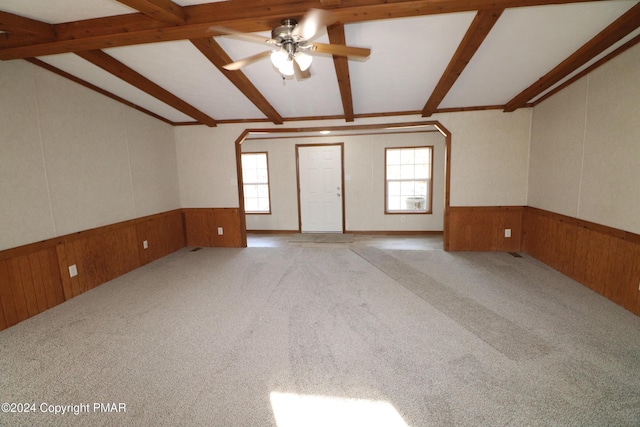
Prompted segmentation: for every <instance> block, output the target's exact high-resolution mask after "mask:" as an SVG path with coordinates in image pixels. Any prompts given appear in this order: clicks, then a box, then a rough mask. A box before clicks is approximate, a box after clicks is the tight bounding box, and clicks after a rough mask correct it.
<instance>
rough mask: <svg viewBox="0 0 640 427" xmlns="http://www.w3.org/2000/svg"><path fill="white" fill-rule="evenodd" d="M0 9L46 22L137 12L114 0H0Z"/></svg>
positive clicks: (53, 22) (56, 22) (54, 22)
mask: <svg viewBox="0 0 640 427" xmlns="http://www.w3.org/2000/svg"><path fill="white" fill-rule="evenodd" d="M0 10H1V11H3V12H9V13H13V14H14V15H20V16H24V17H25V18H31V19H36V20H38V21H42V22H46V23H48V24H59V23H62V22H72V21H80V20H83V19H92V18H100V17H104V16H114V15H124V14H127V13H134V12H137V10H135V9H132V8H130V7H128V6H125V5H124V4H122V3H120V2H118V1H116V0H82V1H78V0H19V1H11V0H0Z"/></svg>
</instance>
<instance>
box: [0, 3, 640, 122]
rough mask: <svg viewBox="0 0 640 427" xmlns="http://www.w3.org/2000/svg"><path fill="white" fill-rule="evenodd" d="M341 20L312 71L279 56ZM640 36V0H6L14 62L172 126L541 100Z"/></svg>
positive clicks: (0, 24)
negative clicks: (337, 52)
mask: <svg viewBox="0 0 640 427" xmlns="http://www.w3.org/2000/svg"><path fill="white" fill-rule="evenodd" d="M313 8H315V9H324V10H328V11H330V12H331V13H332V14H333V15H334V18H335V19H336V23H335V24H332V25H330V26H329V27H328V28H327V29H324V28H323V29H322V32H321V34H320V35H319V37H318V38H317V39H315V41H316V42H318V43H325V44H326V43H330V44H334V45H335V44H347V45H349V46H356V47H366V48H370V49H371V55H370V56H369V57H368V58H367V59H365V60H363V59H357V58H356V59H354V58H349V59H347V58H346V57H343V56H332V55H330V54H322V53H317V54H315V55H314V59H313V64H312V66H311V69H310V71H311V77H310V78H308V79H300V80H298V79H296V78H286V79H285V78H283V77H282V76H281V75H280V73H279V72H278V71H277V70H276V69H275V68H274V67H273V65H272V64H271V62H270V61H269V60H268V59H266V60H263V61H258V62H255V63H252V64H250V65H247V66H245V67H244V68H242V69H241V70H239V71H227V70H225V69H224V68H222V66H224V65H225V64H227V63H229V62H232V61H237V60H239V59H242V58H245V57H248V56H251V55H256V54H258V53H260V52H263V51H265V50H269V49H270V47H269V46H267V45H264V44H260V43H255V42H252V41H248V40H245V39H242V38H238V37H233V36H229V35H222V34H221V33H220V32H217V31H216V30H214V29H211V27H212V26H223V27H226V28H228V29H231V30H235V31H240V32H247V33H257V34H258V35H260V36H263V37H265V38H269V37H270V31H271V29H272V28H274V27H276V26H278V25H279V24H280V21H281V20H282V19H286V18H294V19H300V18H302V17H303V16H304V15H305V13H306V12H307V11H308V10H310V9H313ZM638 41H640V2H639V1H622V0H607V1H590V2H588V1H580V0H573V1H560V0H556V1H553V0H552V1H549V0H547V1H542V0H521V1H515V0H315V1H291V0H283V1H275V0H264V1H248V0H231V1H221V2H204V1H201V0H173V1H172V0H117V1H116V0H55V1H52V0H29V1H24V0H0V59H1V60H6V61H10V60H19V59H25V60H28V61H30V62H32V63H34V64H36V65H38V66H40V67H44V68H46V69H48V70H50V71H52V72H55V73H57V74H60V75H62V76H64V77H66V78H69V79H71V80H74V81H76V82H78V83H80V84H82V85H85V86H87V87H89V88H91V89H93V90H96V91H99V92H101V93H103V94H105V95H107V96H110V97H112V98H114V99H117V100H118V101H120V102H123V103H126V104H127V105H130V106H132V107H134V108H137V109H139V110H141V111H144V112H146V113H147V114H150V115H152V116H154V117H156V118H158V119H160V120H163V121H165V122H168V123H171V124H174V125H181V124H206V125H208V126H215V125H216V124H218V123H228V122H238V121H265V122H273V123H276V124H280V123H283V122H284V121H287V120H301V119H324V118H331V119H336V118H339V119H344V120H345V121H347V122H350V121H354V119H355V118H359V117H375V116H385V115H403V114H421V115H422V116H423V117H429V116H431V115H432V114H434V113H437V112H447V111H462V110H470V109H502V110H504V111H506V112H510V111H514V110H516V109H519V108H522V107H527V106H531V105H535V104H536V103H539V102H542V101H543V100H544V99H546V98H547V97H549V96H552V95H553V94H554V93H556V92H557V91H558V90H561V89H562V88H563V87H565V86H566V85H568V84H570V83H571V82H573V81H575V80H576V79H578V78H580V77H581V76H583V75H584V74H586V73H588V72H589V71H591V70H593V69H594V68H596V67H598V66H600V65H602V64H603V63H605V62H606V61H608V60H609V59H611V58H612V57H614V56H615V55H617V54H619V53H621V52H623V51H624V50H626V49H628V48H629V47H631V46H633V45H634V44H636V43H638Z"/></svg>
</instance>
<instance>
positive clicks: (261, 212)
mask: <svg viewBox="0 0 640 427" xmlns="http://www.w3.org/2000/svg"><path fill="white" fill-rule="evenodd" d="M245 154H246V155H256V154H264V156H265V160H266V163H267V182H266V185H267V194H268V196H267V197H268V200H269V210H268V211H250V210H247V192H246V191H245V188H246V186H247V185H264V184H265V183H264V182H250V181H247V180H246V179H245V176H244V167H243V163H242V156H244V155H245ZM240 157H241V158H240V169H241V173H242V196H243V199H244V200H243V203H244V213H245V214H247V215H271V170H270V167H269V153H268V152H267V151H249V152H245V153H241V156H240Z"/></svg>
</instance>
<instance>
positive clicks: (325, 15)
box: [291, 9, 337, 40]
mask: <svg viewBox="0 0 640 427" xmlns="http://www.w3.org/2000/svg"><path fill="white" fill-rule="evenodd" d="M336 21H337V18H336V17H335V16H334V15H333V14H332V13H331V12H328V11H326V10H322V9H311V10H309V12H307V14H306V15H305V16H304V17H303V18H302V20H301V21H300V22H298V25H296V27H295V28H294V29H293V31H291V35H293V36H297V37H300V38H302V39H303V40H311V39H313V38H314V37H315V36H316V35H317V33H318V30H320V28H322V27H326V26H328V25H331V24H333V23H334V22H336Z"/></svg>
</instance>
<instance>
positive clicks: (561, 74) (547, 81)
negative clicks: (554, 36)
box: [504, 3, 640, 112]
mask: <svg viewBox="0 0 640 427" xmlns="http://www.w3.org/2000/svg"><path fill="white" fill-rule="evenodd" d="M638 27H640V3H638V4H636V5H635V6H633V7H632V8H631V9H629V10H628V11H627V12H626V13H624V14H623V15H622V16H620V17H619V18H618V19H616V20H615V21H614V22H613V23H611V24H610V25H609V26H608V27H607V28H605V29H604V30H602V31H601V32H600V33H598V34H597V35H596V36H595V37H593V38H592V39H591V40H589V41H588V42H587V43H585V44H584V45H583V46H582V47H581V48H580V49H578V50H577V51H575V52H574V53H573V54H572V55H571V56H569V57H568V58H567V59H565V60H564V61H562V62H561V63H560V64H558V66H556V67H555V68H554V69H553V70H551V71H549V72H548V73H547V74H546V75H544V76H543V77H541V78H540V79H538V81H536V82H535V83H534V84H532V85H531V86H529V87H528V88H526V89H525V90H523V91H522V92H520V93H519V94H518V95H516V96H515V97H514V98H513V99H511V100H510V101H509V102H507V104H506V105H505V108H504V111H505V112H511V111H515V110H517V109H518V108H522V107H524V106H525V105H526V103H527V102H529V101H530V100H532V99H535V98H536V97H537V96H538V95H540V94H541V93H543V92H544V91H545V90H547V89H549V88H550V87H551V86H553V85H554V84H556V83H558V82H559V81H560V80H562V79H563V78H565V77H566V76H568V75H569V74H571V73H572V72H573V71H574V70H576V69H577V68H579V67H581V66H582V65H584V64H586V63H587V62H589V61H590V60H591V59H593V58H594V57H595V56H597V55H599V54H600V53H602V52H603V51H605V50H606V49H608V48H609V47H611V45H613V44H614V43H616V42H617V41H619V40H620V39H622V38H623V37H625V36H626V35H628V34H629V33H631V32H632V31H635V30H636V29H637V28H638Z"/></svg>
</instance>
